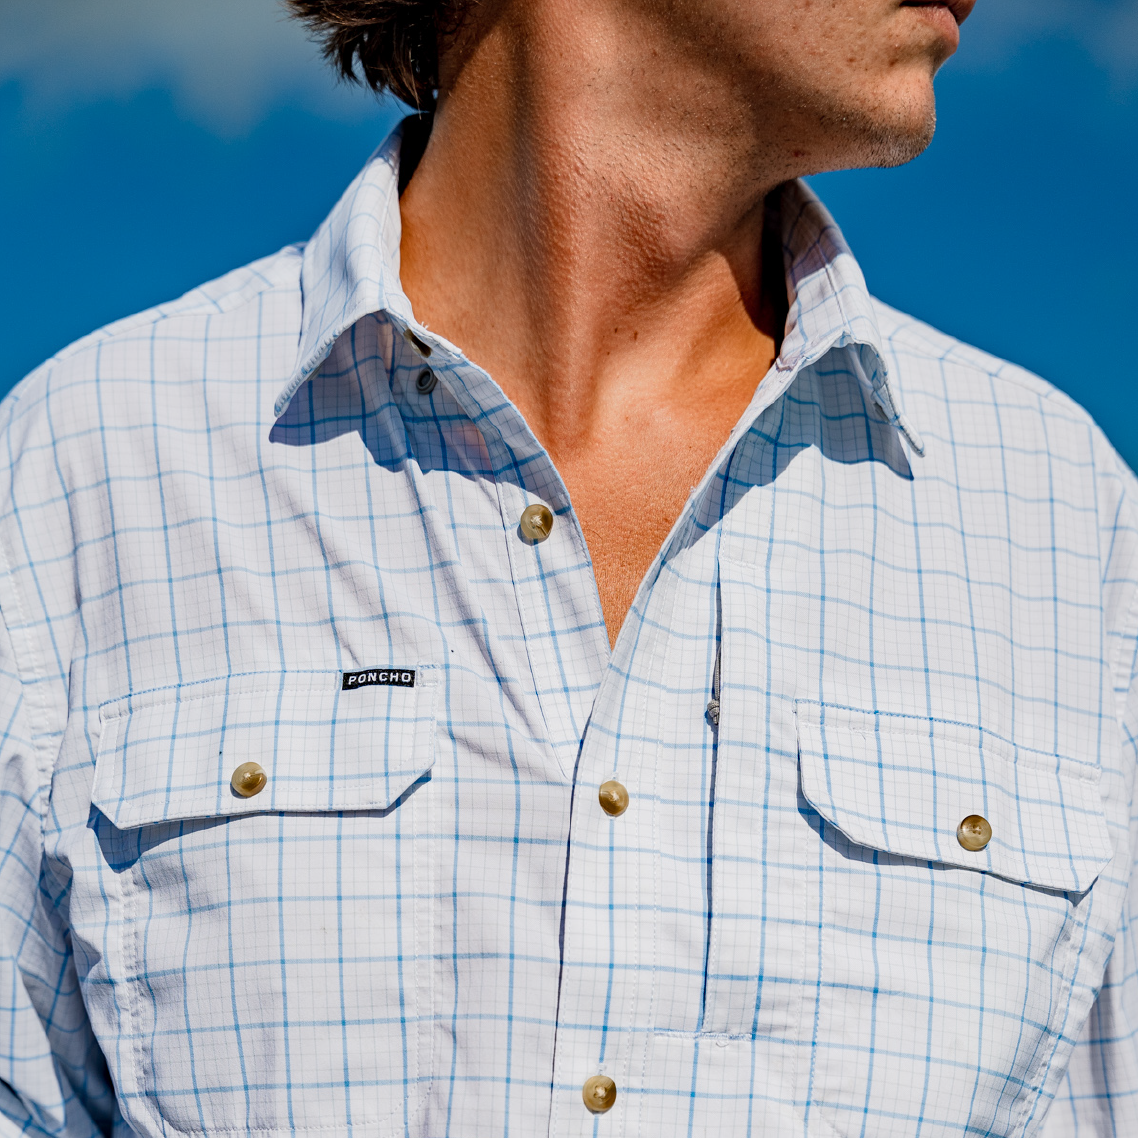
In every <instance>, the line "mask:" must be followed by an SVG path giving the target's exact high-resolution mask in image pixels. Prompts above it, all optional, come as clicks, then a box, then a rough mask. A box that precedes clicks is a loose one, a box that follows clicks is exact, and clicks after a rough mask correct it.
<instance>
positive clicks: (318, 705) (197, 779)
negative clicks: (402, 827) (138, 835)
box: [91, 666, 439, 829]
mask: <svg viewBox="0 0 1138 1138" xmlns="http://www.w3.org/2000/svg"><path fill="white" fill-rule="evenodd" d="M414 671H415V675H414V677H413V680H414V686H398V687H397V686H380V685H375V686H366V687H360V688H359V689H358V690H352V691H342V690H341V675H342V674H341V673H339V672H289V673H283V674H282V673H276V672H274V673H250V674H246V675H239V676H230V677H227V678H225V679H220V680H210V681H207V682H205V683H197V684H185V685H181V686H178V687H173V688H162V689H157V690H154V691H149V692H143V693H140V694H138V695H131V696H126V697H125V698H123V699H119V700H115V701H114V702H112V703H108V704H104V705H103V707H101V708H100V720H101V723H102V732H101V735H100V738H99V750H98V754H97V756H96V760H95V781H94V786H93V788H92V793H91V801H92V803H93V805H94V806H95V807H96V808H97V809H98V810H100V811H101V812H102V813H103V814H105V815H106V816H107V818H109V819H110V820H111V821H112V822H113V823H114V824H115V825H116V826H117V827H119V828H120V829H129V828H131V827H134V826H145V825H150V824H152V823H155V822H170V821H176V820H178V819H186V818H206V817H220V816H225V815H231V814H251V813H265V812H278V811H280V812H286V811H288V812H309V811H327V810H384V809H387V808H388V807H389V806H391V805H392V804H393V803H394V802H395V801H396V800H397V799H398V798H399V797H400V795H402V794H403V793H404V792H405V791H406V790H407V789H408V788H409V787H410V786H412V785H413V784H414V783H415V782H417V781H418V780H419V779H420V778H422V777H423V775H424V774H426V773H427V771H429V770H430V768H431V766H432V764H433V762H434V737H435V723H434V716H435V699H434V695H435V692H436V690H437V687H438V682H439V673H438V670H437V669H435V668H429V667H422V666H420V667H417V668H416V669H415V670H414ZM249 762H254V763H259V764H260V765H261V767H263V768H264V771H265V774H266V776H267V780H266V782H265V786H264V789H263V790H261V791H260V792H259V793H258V794H255V795H254V796H253V797H251V798H243V797H241V796H240V795H239V794H237V793H236V792H235V791H234V790H233V788H232V786H231V783H230V780H231V778H232V776H233V772H234V770H235V769H236V768H237V767H239V766H241V765H242V764H244V763H249Z"/></svg>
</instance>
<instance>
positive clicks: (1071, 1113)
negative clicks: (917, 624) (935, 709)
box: [1040, 471, 1138, 1138]
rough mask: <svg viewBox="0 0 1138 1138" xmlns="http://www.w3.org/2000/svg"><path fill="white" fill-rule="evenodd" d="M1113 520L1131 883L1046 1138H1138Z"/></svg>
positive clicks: (1125, 705)
mask: <svg viewBox="0 0 1138 1138" xmlns="http://www.w3.org/2000/svg"><path fill="white" fill-rule="evenodd" d="M1124 484H1125V485H1126V487H1127V490H1128V491H1129V493H1128V494H1127V495H1126V497H1127V498H1129V499H1130V504H1132V503H1133V502H1134V501H1135V500H1138V494H1136V493H1135V491H1136V490H1138V483H1136V482H1135V481H1134V476H1133V475H1132V474H1130V472H1129V471H1124ZM1120 517H1125V518H1126V521H1121V520H1120ZM1113 522H1114V524H1113V527H1112V529H1111V532H1110V542H1109V547H1110V551H1111V556H1110V557H1109V558H1108V559H1107V562H1106V563H1107V566H1108V571H1107V578H1106V581H1105V586H1106V591H1107V594H1108V596H1109V595H1110V594H1111V593H1112V592H1113V593H1114V594H1115V595H1116V596H1118V595H1119V594H1122V595H1125V596H1126V597H1127V598H1128V602H1129V603H1127V604H1125V605H1122V604H1120V605H1119V609H1120V610H1121V611H1122V612H1124V613H1125V618H1124V619H1123V620H1120V621H1118V622H1117V623H1116V626H1115V628H1114V629H1113V630H1111V634H1110V639H1111V642H1112V646H1113V649H1114V651H1113V658H1114V675H1115V677H1116V679H1115V685H1116V687H1115V692H1116V695H1117V697H1118V718H1119V724H1120V728H1121V741H1122V754H1121V764H1120V768H1121V772H1122V773H1123V775H1124V780H1125V782H1126V784H1127V785H1128V787H1129V793H1130V800H1129V801H1130V814H1129V817H1130V826H1129V836H1130V882H1129V887H1128V891H1127V894H1126V897H1125V899H1124V901H1123V906H1122V913H1121V917H1120V920H1119V926H1118V933H1117V936H1116V939H1115V943H1114V948H1113V949H1112V951H1111V957H1110V960H1109V962H1108V964H1107V968H1106V975H1105V978H1104V980H1103V986H1102V989H1101V990H1100V992H1099V995H1098V998H1097V999H1096V1001H1095V1003H1094V1006H1093V1007H1092V1008H1091V1014H1090V1016H1089V1017H1088V1019H1087V1023H1086V1025H1085V1026H1084V1028H1083V1032H1082V1035H1081V1037H1080V1038H1079V1040H1078V1042H1077V1043H1076V1044H1075V1048H1074V1051H1073V1053H1072V1056H1071V1062H1070V1065H1069V1066H1068V1068H1067V1074H1066V1076H1065V1078H1064V1079H1063V1081H1062V1083H1061V1084H1060V1086H1059V1090H1058V1093H1057V1095H1056V1098H1055V1101H1054V1103H1052V1105H1051V1108H1050V1110H1049V1111H1048V1113H1047V1117H1046V1119H1045V1121H1044V1124H1043V1126H1042V1129H1041V1131H1040V1133H1041V1134H1042V1135H1043V1138H1135V1136H1136V1135H1138V805H1136V802H1135V799H1136V798H1138V795H1136V793H1135V789H1136V776H1138V524H1136V523H1135V522H1134V521H1133V512H1132V511H1131V510H1122V511H1119V513H1116V514H1115V515H1114V518H1113ZM1108 608H1109V605H1108ZM1108 628H1109V623H1108Z"/></svg>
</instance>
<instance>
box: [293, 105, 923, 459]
mask: <svg viewBox="0 0 1138 1138" xmlns="http://www.w3.org/2000/svg"><path fill="white" fill-rule="evenodd" d="M402 137H403V124H402V123H401V124H399V126H397V127H396V128H395V130H393V131H392V133H391V134H390V135H389V136H388V138H387V139H386V141H385V142H384V143H383V144H382V145H381V146H380V147H379V149H378V150H377V151H376V152H375V153H374V154H373V155H372V156H371V158H370V159H369V160H368V162H367V165H365V166H364V168H363V170H362V171H361V172H360V173H359V175H358V176H357V177H356V179H355V181H353V182H352V184H351V185H350V186H349V187H348V188H347V190H346V191H345V192H344V195H343V197H341V198H340V200H339V202H338V203H337V204H336V207H335V208H334V209H333V210H332V212H331V214H329V216H328V217H327V219H326V220H325V221H324V223H323V224H322V225H321V226H320V228H319V229H317V231H316V233H315V234H314V235H313V237H312V240H311V241H309V243H308V244H307V246H306V247H305V250H304V255H303V260H302V264H301V274H300V283H301V295H302V311H301V325H300V343H299V349H298V355H297V363H296V367H295V369H294V371H293V373H292V375H291V377H290V378H289V381H288V383H287V384H286V385H285V386H284V388H283V389H282V390H281V392H280V394H279V395H278V396H277V399H276V403H275V404H274V407H273V413H274V415H275V416H276V417H277V418H279V417H280V416H281V415H282V414H283V413H284V411H285V408H287V407H288V404H289V401H290V400H291V399H292V397H293V396H294V395H295V394H296V392H297V391H298V390H299V389H300V387H301V386H302V385H303V384H304V383H305V382H306V381H307V380H309V379H311V378H312V377H313V376H314V375H315V373H316V372H317V371H318V369H319V367H320V365H321V364H322V363H323V362H324V360H325V359H326V358H327V357H328V354H329V352H330V351H331V350H332V346H333V345H334V344H335V343H336V341H337V340H338V339H339V338H340V336H342V335H343V334H344V332H346V331H347V330H348V329H349V328H351V327H352V326H353V325H354V324H355V323H357V322H358V321H359V320H361V319H363V318H364V317H365V316H369V315H371V314H373V313H383V314H384V315H385V316H386V317H387V318H388V319H389V320H390V321H391V323H392V324H393V325H394V326H395V327H396V329H397V330H398V331H400V332H402V333H411V334H413V335H415V336H416V337H417V338H418V339H419V341H420V342H421V343H425V344H427V345H430V346H439V347H442V348H444V349H447V350H448V351H449V353H453V352H454V351H455V349H454V348H453V346H452V345H449V344H446V343H445V341H442V340H441V339H440V338H439V337H437V336H435V335H433V334H432V333H430V332H429V331H427V330H426V329H424V328H423V327H422V326H421V325H420V324H418V323H417V321H416V320H415V317H414V314H413V313H412V311H411V303H410V301H409V300H408V299H407V296H406V294H405V293H404V292H403V288H402V286H401V285H400V282H399V239H400V233H401V221H400V216H399V149H400V144H401V142H402ZM781 207H782V231H783V253H784V259H785V264H786V287H787V299H788V301H789V305H790V308H789V314H788V316H787V324H786V334H785V338H784V340H783V345H782V351H781V353H780V355H779V358H778V361H777V362H776V370H777V371H778V372H780V373H781V376H782V379H783V382H781V383H777V384H774V385H770V386H772V387H777V388H779V393H781V390H785V388H786V387H787V386H789V383H790V382H791V381H792V379H793V377H794V376H795V375H797V374H798V372H799V371H801V369H802V368H803V367H806V366H808V365H810V364H812V363H816V362H817V361H818V360H820V359H821V358H822V357H823V356H824V355H826V354H827V353H829V352H831V351H834V350H844V351H845V352H846V354H847V357H848V361H849V363H850V364H851V368H852V370H853V372H854V374H855V375H856V376H857V377H858V381H859V383H860V384H861V386H862V388H863V389H864V391H865V393H866V397H867V399H868V400H869V402H870V403H871V405H874V406H876V407H879V408H880V410H881V413H882V414H883V415H884V416H885V418H887V419H888V420H889V422H890V423H892V424H893V426H894V427H896V428H897V429H898V430H899V431H901V433H902V434H904V436H905V437H906V438H907V439H908V441H909V443H910V445H911V446H912V447H913V449H914V450H915V451H916V452H917V453H918V454H923V453H924V444H923V442H922V441H921V438H920V436H919V435H918V434H917V432H916V431H915V429H914V428H913V426H912V424H911V423H910V422H909V421H908V419H906V417H905V415H904V413H903V411H902V409H901V407H900V404H899V402H898V401H897V399H896V393H895V390H894V388H893V386H892V384H891V383H890V380H889V373H888V369H887V368H886V364H885V358H884V353H883V351H882V344H881V333H880V331H879V330H878V327H877V318H876V315H875V313H874V308H873V301H872V299H871V298H870V295H869V292H868V290H867V288H866V284H865V278H864V276H863V275H862V272H861V268H860V267H859V266H858V263H857V261H856V260H855V259H854V256H853V254H852V253H851V252H850V249H849V247H848V246H847V245H846V243H845V239H844V238H843V237H842V234H841V231H840V230H839V229H838V226H837V224H836V223H835V221H834V219H833V218H832V217H831V216H830V214H829V213H828V212H827V210H826V208H825V206H823V205H822V203H821V202H820V201H819V200H818V197H817V196H816V195H815V194H814V192H813V191H812V190H811V189H810V188H809V187H808V186H807V185H806V184H805V183H804V182H802V181H795V182H788V183H787V184H786V186H785V187H784V190H783V195H782V201H781ZM761 386H762V387H767V386H768V385H767V384H763V385H761ZM769 395H770V396H771V397H775V392H774V391H770V392H769ZM764 402H766V400H764Z"/></svg>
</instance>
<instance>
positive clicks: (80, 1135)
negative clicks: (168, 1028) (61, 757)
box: [0, 616, 122, 1138]
mask: <svg viewBox="0 0 1138 1138" xmlns="http://www.w3.org/2000/svg"><path fill="white" fill-rule="evenodd" d="M56 742H57V740H56V739H49V740H47V741H46V746H48V747H51V746H54V744H55V743H56ZM43 745H44V744H43V741H42V740H41V747H42V746H43ZM38 759H39V755H38V753H37V740H36V737H35V734H34V732H33V730H32V729H31V726H30V724H29V712H28V701H27V691H26V687H25V684H24V683H23V681H22V679H21V675H20V671H19V668H18V667H17V666H16V661H15V658H14V654H13V650H12V642H11V639H10V637H9V635H8V630H7V627H6V626H5V625H4V623H3V620H2V616H0V1138H10V1136H12V1138H14V1136H15V1135H28V1134H31V1135H52V1136H58V1138H88V1136H90V1135H96V1134H109V1133H111V1131H112V1130H113V1129H118V1130H121V1129H122V1126H121V1121H120V1120H119V1119H118V1118H117V1117H116V1108H115V1099H114V1093H113V1090H112V1087H111V1084H110V1080H109V1078H108V1076H107V1070H106V1064H105V1062H104V1060H103V1056H102V1053H101V1052H100V1050H99V1047H98V1044H97V1043H96V1042H95V1038H94V1035H93V1033H92V1031H91V1026H90V1023H89V1022H88V1019H87V1013H86V1010H85V1009H84V1006H83V1001H82V998H81V995H80V991H79V983H78V977H77V975H76V970H75V962H74V959H73V957H72V953H71V949H70V940H69V937H68V932H67V928H66V926H65V922H64V920H63V918H62V912H63V911H64V909H65V906H64V905H63V902H64V900H65V894H66V891H65V888H64V887H63V886H62V885H61V884H60V883H58V882H55V881H53V880H51V879H49V878H48V877H47V876H46V875H45V873H44V857H43V829H44V828H43V812H44V810H45V809H46V808H47V800H48V794H47V792H48V785H47V776H46V773H45V772H46V770H47V769H49V768H50V763H49V762H42V763H41V762H40V761H38Z"/></svg>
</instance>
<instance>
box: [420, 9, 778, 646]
mask: <svg viewBox="0 0 1138 1138" xmlns="http://www.w3.org/2000/svg"><path fill="white" fill-rule="evenodd" d="M614 7H615V6H614V5H612V4H611V3H601V2H597V3H590V2H589V0H584V2H582V3H576V4H571V5H567V4H564V3H563V2H562V0H532V2H531V3H530V4H528V5H518V4H513V5H509V14H510V19H509V20H507V19H505V18H503V19H499V20H497V21H490V22H488V24H487V26H484V27H482V28H480V29H479V34H478V35H477V37H476V38H474V40H473V41H472V42H471V43H470V44H469V45H467V46H466V48H465V49H464V50H463V53H462V55H461V58H460V62H459V64H458V67H457V72H458V73H457V75H455V76H454V77H453V82H452V84H451V85H450V86H449V88H448V94H447V95H446V96H445V97H444V98H443V100H442V102H441V104H440V108H439V111H438V113H437V116H436V121H435V125H434V129H433V133H432V136H431V139H430V142H429V144H428V146H427V149H426V153H425V154H424V156H423V158H422V161H421V163H420V165H419V167H418V169H417V170H416V172H415V174H414V176H413V178H412V179H411V182H410V184H409V186H408V188H407V190H406V192H405V194H404V196H403V199H402V202H401V213H402V217H403V238H402V248H401V259H402V260H401V263H402V278H403V286H404V288H405V290H406V292H407V294H408V296H409V298H410V300H411V302H412V305H413V308H414V310H415V314H416V317H417V318H418V319H419V320H420V321H422V322H423V323H424V324H426V325H428V326H429V327H430V328H431V329H432V330H434V331H436V332H438V333H439V334H440V335H442V336H444V337H446V338H447V339H449V340H451V341H452V342H453V343H455V344H457V345H458V346H459V347H460V348H462V349H463V351H464V352H466V354H467V355H468V356H469V357H470V358H471V359H472V360H474V361H475V362H476V363H478V364H480V365H481V366H483V367H484V368H485V369H486V370H487V371H488V372H489V373H490V374H491V375H492V376H493V377H494V378H495V379H496V380H497V381H498V383H499V384H500V385H501V386H502V388H503V390H504V391H505V392H506V394H507V395H508V396H509V397H510V399H511V400H512V401H513V402H514V403H515V404H516V405H517V406H518V408H519V409H520V411H521V412H522V414H523V415H524V416H525V418H526V421H527V422H528V423H529V425H530V427H531V428H532V429H533V431H534V433H535V434H536V435H537V437H538V439H539V440H540V441H541V442H542V443H543V445H544V446H545V447H546V448H547V449H548V450H549V452H550V454H551V455H552V457H553V459H554V462H555V463H556V464H557V466H558V468H559V470H561V473H562V475H563V476H564V477H565V480H566V483H567V484H568V486H569V489H570V493H571V494H572V496H573V500H574V504H575V506H577V509H578V513H579V514H580V515H581V517H582V524H583V525H584V527H585V532H586V537H587V538H588V540H589V542H590V549H591V551H592V553H593V557H594V561H595V562H597V563H598V583H599V584H600V585H601V592H602V600H603V599H604V594H605V588H606V586H605V582H604V581H603V580H601V578H602V576H603V574H604V572H605V570H604V569H603V567H602V565H601V564H600V563H601V562H602V561H604V560H605V559H606V558H608V557H613V556H616V557H618V558H625V553H624V551H623V549H622V550H621V551H614V550H612V549H602V548H601V546H602V545H612V544H613V543H614V542H623V543H625V544H626V543H627V541H626V539H624V538H621V535H620V534H619V533H618V532H616V531H613V530H612V527H606V524H605V523H604V520H603V518H602V517H601V515H602V514H603V513H604V507H603V504H602V503H601V498H602V497H603V491H604V486H603V485H601V484H599V483H607V484H608V485H609V488H610V489H611V488H612V483H613V481H614V480H622V481H623V482H624V483H625V484H627V483H628V482H629V480H630V479H631V480H632V481H633V482H635V478H636V473H635V472H636V470H638V469H639V470H644V466H643V460H644V456H643V455H641V454H640V453H639V449H638V447H637V443H636V440H637V439H640V440H643V443H644V444H645V445H646V446H651V447H657V448H658V447H660V446H664V447H665V449H666V450H669V449H670V450H671V451H672V453H674V454H677V455H679V457H678V458H677V459H676V463H675V466H674V478H673V479H672V480H673V481H674V482H675V485H674V486H672V487H671V488H670V489H669V492H668V493H667V495H665V496H666V498H667V502H664V501H659V502H657V505H656V510H655V513H656V515H657V516H658V517H659V518H660V519H661V520H660V522H659V523H658V524H657V525H656V526H655V527H654V528H653V530H652V535H651V539H650V541H649V546H648V547H646V548H645V549H642V550H640V551H639V553H637V554H636V555H635V556H634V557H632V558H631V559H628V558H625V561H627V562H628V563H627V564H623V562H622V564H623V568H622V570H621V572H622V574H623V578H624V580H623V585H622V586H621V589H620V590H618V591H619V592H620V594H621V599H618V600H614V601H613V603H612V604H606V616H607V617H608V619H609V627H610V634H611V636H612V637H613V638H614V639H615V629H614V626H613V621H614V616H618V617H619V619H617V620H616V624H617V626H619V622H620V621H621V620H623V616H624V611H625V610H626V609H627V603H629V602H630V601H631V592H634V591H635V585H636V584H637V583H638V582H639V577H640V575H641V574H642V573H643V571H644V570H645V569H646V568H647V562H650V560H651V556H649V555H648V554H649V553H651V554H654V552H655V549H656V548H658V546H659V540H660V539H662V536H663V534H665V533H666V532H667V529H668V528H670V525H671V522H672V521H673V520H674V517H675V516H676V515H677V514H678V512H679V510H680V508H682V505H683V500H684V499H685V498H686V496H687V490H688V488H689V487H690V486H691V485H692V484H693V483H694V482H696V481H698V480H699V476H700V475H702V473H703V470H704V469H705V468H706V465H707V463H708V462H709V461H710V457H711V456H713V455H714V453H715V452H716V450H718V448H719V447H720V446H721V445H722V443H723V442H724V441H725V440H726V437H727V435H728V434H729V432H730V429H731V427H732V426H733V425H734V423H735V421H736V420H737V419H738V417H739V415H740V414H741V413H742V411H743V409H744V408H745V407H746V405H747V403H748V401H749V400H750V398H751V396H752V395H753V393H754V389H755V386H756V384H757V383H758V381H759V379H761V378H762V376H763V375H764V374H765V372H766V370H767V368H768V367H769V365H770V363H771V361H772V358H773V355H774V350H775V348H774V345H775V342H776V338H777V336H778V334H779V333H780V331H781V329H780V328H778V327H773V326H769V325H770V321H769V320H767V321H765V320H764V314H765V313H769V310H770V306H769V305H764V303H763V297H762V267H761V256H760V247H761V241H762V232H763V198H764V194H765V193H766V192H767V191H768V190H769V189H770V188H771V187H772V186H774V185H776V184H777V183H778V182H780V181H781V180H783V179H784V178H785V177H786V176H787V174H788V171H786V170H784V169H780V168H778V167H777V166H773V165H770V164H768V165H767V167H766V168H764V162H763V154H764V151H765V152H767V153H771V152H773V151H774V150H775V149H777V148H776V147H774V146H773V145H772V144H771V143H770V141H769V140H764V139H763V138H762V132H761V131H759V130H757V129H756V124H755V122H754V116H755V114H756V112H755V110H754V108H753V107H748V106H747V105H745V104H741V103H740V99H739V97H738V92H735V91H733V90H732V89H731V86H730V83H729V81H727V80H720V79H716V78H715V77H714V76H710V75H708V74H707V69H706V68H702V69H701V68H699V67H696V66H695V65H694V64H692V63H691V61H690V59H689V58H687V54H688V53H686V52H685V51H684V50H683V49H681V48H677V47H676V46H675V45H673V44H671V43H670V42H669V40H668V37H667V35H666V34H664V33H663V32H661V31H660V29H659V27H658V25H659V23H660V21H659V20H658V19H657V20H655V21H653V20H649V19H647V18H645V19H644V20H643V21H641V22H640V23H639V24H637V22H636V20H634V19H630V20H625V21H624V22H623V23H622V26H621V27H619V28H617V27H614V26H611V24H610V23H608V22H606V18H607V19H610V20H611V14H612V11H613V9H614ZM518 20H522V21H524V26H519V25H518V23H517V21H518ZM567 44H572V45H574V50H573V52H572V54H571V55H568V54H566V53H565V51H564V48H565V45H567ZM776 307H777V306H776ZM669 439H670V440H672V441H673V445H672V447H671V448H669V447H668V446H667V443H668V440H669ZM626 460H627V461H626ZM629 463H631V465H629ZM644 476H645V477H650V478H652V479H654V480H657V481H658V480H659V477H660V472H659V471H655V470H652V469H651V468H649V469H647V470H644ZM636 489H637V487H636V486H635V485H633V486H632V490H633V491H634V492H635V491H636ZM665 523H666V524H665ZM646 557H647V561H645V558H646ZM610 608H611V609H613V611H612V612H610V611H608V610H609V609H610ZM617 610H619V612H618V611H617Z"/></svg>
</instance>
